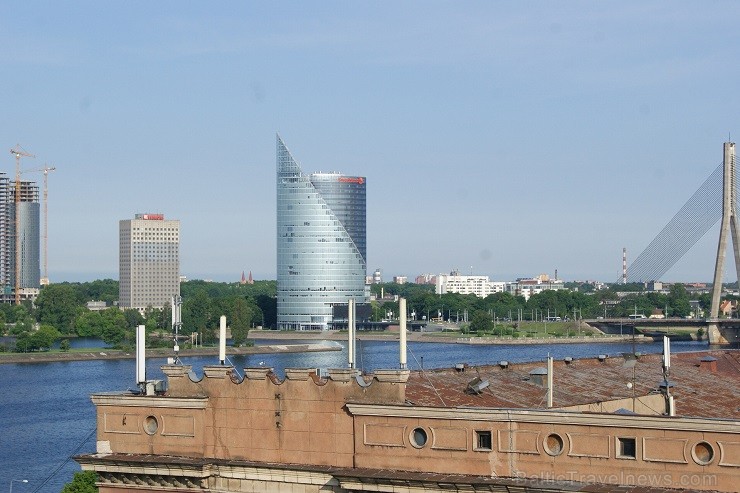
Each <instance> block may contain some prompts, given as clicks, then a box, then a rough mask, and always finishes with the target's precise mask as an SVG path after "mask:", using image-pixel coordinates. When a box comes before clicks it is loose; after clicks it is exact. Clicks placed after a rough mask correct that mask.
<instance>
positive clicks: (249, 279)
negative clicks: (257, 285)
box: [239, 270, 254, 285]
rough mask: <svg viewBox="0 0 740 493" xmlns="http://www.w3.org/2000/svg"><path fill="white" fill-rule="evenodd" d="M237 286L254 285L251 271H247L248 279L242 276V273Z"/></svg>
mask: <svg viewBox="0 0 740 493" xmlns="http://www.w3.org/2000/svg"><path fill="white" fill-rule="evenodd" d="M239 284H242V285H244V284H254V279H252V271H251V270H250V271H249V277H246V276H245V275H244V271H242V278H241V279H240V280H239Z"/></svg>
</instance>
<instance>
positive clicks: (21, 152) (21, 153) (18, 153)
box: [10, 144, 36, 305]
mask: <svg viewBox="0 0 740 493" xmlns="http://www.w3.org/2000/svg"><path fill="white" fill-rule="evenodd" d="M10 153H11V154H13V155H14V156H15V211H14V215H15V267H14V269H13V273H14V277H15V293H14V294H15V304H16V305H20V304H21V289H20V288H21V272H20V271H21V234H20V214H19V210H18V209H19V208H20V203H21V157H30V158H35V157H36V156H34V155H33V154H30V153H28V152H26V150H25V149H23V147H21V145H20V144H16V146H15V147H14V148H12V149H11V150H10Z"/></svg>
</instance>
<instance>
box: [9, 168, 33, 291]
mask: <svg viewBox="0 0 740 493" xmlns="http://www.w3.org/2000/svg"><path fill="white" fill-rule="evenodd" d="M19 192H20V194H19V197H18V199H19V202H18V217H17V221H16V204H15V181H11V180H9V179H8V177H7V176H6V175H5V173H0V284H1V285H2V289H3V291H2V300H3V301H4V302H10V301H13V300H14V299H15V286H16V277H15V276H16V273H17V275H18V276H19V278H18V288H19V298H20V299H29V298H34V297H36V296H37V295H38V294H39V287H40V280H41V266H40V253H41V252H40V224H41V223H40V205H39V187H38V185H36V183H34V182H31V181H21V182H20V187H19ZM16 224H17V226H18V234H17V236H18V240H17V241H18V245H19V246H20V255H18V256H16ZM16 264H17V265H16Z"/></svg>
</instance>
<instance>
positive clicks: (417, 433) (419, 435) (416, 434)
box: [410, 428, 427, 448]
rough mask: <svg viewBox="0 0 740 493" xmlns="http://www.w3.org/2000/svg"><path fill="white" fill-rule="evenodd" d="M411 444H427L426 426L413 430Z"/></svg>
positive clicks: (415, 445) (419, 446)
mask: <svg viewBox="0 0 740 493" xmlns="http://www.w3.org/2000/svg"><path fill="white" fill-rule="evenodd" d="M410 438H411V445H413V446H414V447H416V448H421V447H423V446H424V445H426V444H427V432H426V430H424V428H414V431H412V432H411V436H410Z"/></svg>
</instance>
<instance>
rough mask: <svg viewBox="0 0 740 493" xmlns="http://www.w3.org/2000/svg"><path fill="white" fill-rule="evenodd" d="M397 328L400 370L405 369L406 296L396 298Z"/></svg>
mask: <svg viewBox="0 0 740 493" xmlns="http://www.w3.org/2000/svg"><path fill="white" fill-rule="evenodd" d="M398 318H399V320H398V321H399V324H398V330H399V332H400V334H401V345H400V348H399V350H400V355H399V363H400V367H401V369H402V370H405V369H406V298H399V299H398Z"/></svg>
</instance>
